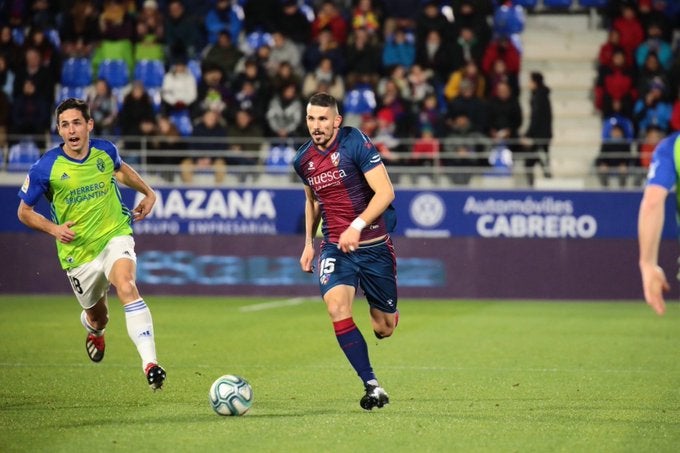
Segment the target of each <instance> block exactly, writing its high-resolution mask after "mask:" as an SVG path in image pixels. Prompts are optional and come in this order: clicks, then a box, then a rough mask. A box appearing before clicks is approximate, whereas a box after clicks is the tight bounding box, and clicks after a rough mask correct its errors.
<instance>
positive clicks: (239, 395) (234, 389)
mask: <svg viewBox="0 0 680 453" xmlns="http://www.w3.org/2000/svg"><path fill="white" fill-rule="evenodd" d="M208 397H209V399H210V405H211V406H212V408H213V410H214V411H215V412H216V413H218V414H219V415H243V414H245V413H246V412H248V410H249V409H250V407H251V406H252V405H253V388H252V387H251V386H250V384H248V382H247V381H246V380H245V379H243V378H242V377H239V376H234V375H233V374H225V375H224V376H220V377H219V378H217V379H216V380H215V382H213V384H212V385H211V386H210V392H208Z"/></svg>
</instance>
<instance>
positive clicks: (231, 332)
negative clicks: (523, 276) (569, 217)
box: [0, 296, 680, 452]
mask: <svg viewBox="0 0 680 453" xmlns="http://www.w3.org/2000/svg"><path fill="white" fill-rule="evenodd" d="M285 300H286V299H281V298H228V297H224V298H202V297H195V298H187V297H156V296H154V297H150V298H148V300H147V303H148V304H149V306H150V307H151V310H152V314H153V318H154V323H155V327H156V338H157V349H158V353H159V359H160V361H161V363H162V365H163V366H164V367H165V368H166V369H167V371H168V380H167V383H166V386H165V387H164V390H163V391H160V392H155V393H154V392H151V391H150V390H149V389H148V386H147V385H146V383H145V381H144V377H143V375H142V372H141V366H140V363H139V361H138V360H139V359H138V357H137V353H136V351H135V350H134V347H133V346H132V344H131V342H130V340H129V339H128V337H127V332H126V329H125V323H124V314H123V311H122V309H121V308H120V307H119V306H118V302H117V301H116V300H115V298H114V299H112V300H111V322H110V324H109V328H108V329H107V352H106V357H105V359H104V361H103V362H101V363H100V364H92V363H90V362H89V359H88V358H87V357H86V355H85V348H84V341H85V333H84V331H83V329H82V326H81V325H80V321H79V318H78V316H79V311H80V310H79V308H78V305H77V303H76V301H75V299H74V298H72V297H37V296H36V297H26V296H21V297H14V296H2V297H0V333H1V338H2V340H1V341H0V451H2V452H6V451H10V452H11V451H32V452H33V451H50V452H55V451H56V452H60V451H63V452H73V451H87V450H90V449H96V450H97V451H103V452H107V451H132V450H136V449H141V448H149V446H153V447H154V448H162V449H163V450H164V451H173V452H174V451H187V452H192V451H205V452H212V451H236V450H242V451H249V452H260V451H262V452H280V451H281V452H282V451H296V452H321V451H323V452H347V451H356V452H363V451H378V452H381V451H385V452H387V451H396V452H401V451H404V452H406V451H418V452H443V451H461V452H506V451H507V452H515V451H518V452H535V451H538V452H543V451H545V452H555V451H564V452H572V451H584V452H585V451H597V452H610V451H611V452H619V451H621V452H623V451H630V452H640V451H654V452H664V451H668V452H672V451H677V446H678V445H680V307H678V306H677V304H671V306H670V307H669V310H668V313H667V315H666V316H665V317H663V318H659V317H657V316H656V315H654V314H653V313H652V312H651V310H650V309H649V308H648V307H647V306H645V304H644V303H642V302H639V303H602V302H598V303H584V302H578V303H576V302H560V303H555V302H537V301H533V302H530V301H513V302H508V301H430V300H402V301H400V303H399V307H400V312H401V317H400V324H399V327H398V329H397V331H396V333H395V335H394V336H393V337H392V338H389V339H387V340H382V341H378V340H376V339H375V338H374V337H373V335H372V334H371V332H370V326H369V322H368V316H367V307H366V304H365V303H364V302H363V301H361V300H358V301H357V302H356V304H355V318H356V321H357V324H358V325H359V327H360V329H362V331H363V332H364V335H365V337H366V339H367V341H368V344H369V349H370V353H371V357H372V360H373V366H374V368H375V370H376V372H377V375H378V377H379V379H380V382H381V384H382V385H383V386H384V387H385V389H386V390H387V391H388V392H389V393H390V400H391V401H390V404H389V405H388V406H386V407H385V408H383V409H380V410H374V411H372V412H366V411H363V410H362V409H361V408H360V407H359V404H358V401H359V398H360V397H361V395H362V388H361V383H360V381H359V379H358V378H357V377H356V376H355V374H354V371H353V370H352V369H351V367H350V366H349V365H348V364H347V363H346V361H345V358H344V356H343V355H342V354H341V352H340V351H339V349H338V346H337V342H336V340H335V337H334V336H333V333H332V328H331V325H330V321H329V320H328V316H327V314H326V312H325V308H324V306H323V304H322V303H320V302H318V301H316V300H314V299H308V300H304V301H302V302H301V303H297V302H295V303H293V302H288V303H285ZM291 300H292V299H291ZM281 301H284V303H281ZM247 307H260V308H258V309H252V308H251V309H248V308H247ZM227 373H233V374H239V375H241V376H243V377H245V378H246V379H247V380H248V381H249V382H250V383H251V385H252V386H253V389H254V394H255V402H254V405H253V408H252V409H251V411H250V412H249V413H248V414H247V415H246V416H244V417H238V418H232V417H219V416H217V415H215V414H214V413H213V411H212V409H211V408H210V406H209V404H208V400H207V392H208V389H209V387H210V384H211V383H212V381H213V380H214V379H215V378H217V377H218V376H220V375H222V374H227Z"/></svg>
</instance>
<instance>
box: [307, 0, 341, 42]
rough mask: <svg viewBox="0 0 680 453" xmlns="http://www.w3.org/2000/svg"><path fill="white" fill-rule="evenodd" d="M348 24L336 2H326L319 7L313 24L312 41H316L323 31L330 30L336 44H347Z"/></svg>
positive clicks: (327, 0) (328, 0)
mask: <svg viewBox="0 0 680 453" xmlns="http://www.w3.org/2000/svg"><path fill="white" fill-rule="evenodd" d="M348 28H349V27H348V24H347V21H346V20H345V18H344V17H343V16H342V14H341V11H340V10H339V9H338V6H336V4H335V2H333V1H330V0H326V1H324V2H323V3H322V4H321V7H319V11H318V12H317V15H316V18H315V19H314V21H313V22H312V39H314V40H316V39H317V37H318V36H319V33H320V32H321V30H323V29H329V30H330V31H331V33H332V34H333V38H334V39H335V42H337V43H338V44H339V45H340V46H343V47H344V46H345V44H346V43H347V33H348Z"/></svg>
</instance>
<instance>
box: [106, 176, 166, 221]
mask: <svg viewBox="0 0 680 453" xmlns="http://www.w3.org/2000/svg"><path fill="white" fill-rule="evenodd" d="M116 179H117V180H118V182H120V183H121V184H124V185H126V186H128V187H130V188H131V189H134V190H136V191H137V192H139V193H141V194H143V195H144V198H142V200H141V201H140V202H139V204H138V205H137V206H136V207H135V208H134V209H133V210H132V212H133V214H134V219H135V221H138V220H142V219H143V218H145V217H146V216H147V215H149V213H150V212H151V210H152V209H153V205H154V204H155V203H156V192H154V190H153V189H152V188H151V186H149V185H148V184H147V183H146V181H144V179H142V177H141V176H140V175H139V173H137V171H135V169H134V168H132V167H131V166H129V165H128V164H126V163H125V162H122V163H121V165H120V167H119V168H118V170H116Z"/></svg>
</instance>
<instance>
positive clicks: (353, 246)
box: [293, 93, 399, 410]
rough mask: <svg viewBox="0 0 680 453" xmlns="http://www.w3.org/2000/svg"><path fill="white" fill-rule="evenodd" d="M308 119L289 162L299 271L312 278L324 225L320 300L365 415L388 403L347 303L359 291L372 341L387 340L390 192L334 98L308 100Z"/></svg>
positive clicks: (375, 157) (390, 327) (393, 273)
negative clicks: (297, 216) (295, 180)
mask: <svg viewBox="0 0 680 453" xmlns="http://www.w3.org/2000/svg"><path fill="white" fill-rule="evenodd" d="M306 119H307V128H308V129H309V134H310V136H311V140H310V141H308V142H306V143H305V144H304V145H302V146H301V147H300V149H299V150H298V152H297V154H296V156H295V159H294V161H293V166H294V168H295V171H296V172H297V174H298V175H299V176H300V178H301V179H302V182H303V183H304V189H305V196H306V200H305V245H304V250H303V251H302V255H301V257H300V266H301V268H302V270H303V271H305V272H310V273H311V272H313V270H314V267H313V260H314V254H315V250H314V236H315V233H316V231H317V228H318V226H319V222H320V221H323V223H322V233H323V241H322V242H321V246H320V251H319V259H318V272H319V273H318V276H319V287H320V289H321V295H322V297H323V300H324V302H325V303H326V308H327V310H328V314H329V315H330V318H331V321H332V322H333V328H334V330H335V336H336V338H337V340H338V343H339V345H340V348H341V349H342V351H343V352H344V353H345V355H346V357H347V359H348V360H349V362H350V364H351V365H352V367H353V368H354V369H355V370H356V372H357V374H358V375H359V377H360V378H361V380H362V381H363V383H364V387H365V391H366V393H365V395H364V396H363V397H362V398H361V401H360V402H359V404H360V405H361V407H362V408H364V409H366V410H371V409H373V408H374V407H379V408H380V407H383V406H384V405H385V404H388V403H389V397H388V395H387V393H386V392H385V390H384V389H383V388H382V387H381V386H380V384H379V383H378V381H377V379H376V377H375V374H374V373H373V368H372V366H371V362H370V360H369V356H368V346H367V344H366V340H365V339H364V337H363V335H362V334H361V332H360V331H359V329H358V328H357V326H356V324H355V323H354V320H353V318H352V302H353V301H354V296H355V293H356V291H357V287H361V289H362V290H363V292H364V294H365V295H366V298H367V300H368V304H369V312H370V317H371V324H372V327H373V331H374V333H375V335H376V337H377V338H378V339H382V338H385V337H389V336H390V335H392V332H393V331H394V329H395V327H396V326H397V323H398V321H399V312H398V311H397V270H396V269H397V267H396V256H395V253H394V246H393V244H392V240H391V238H390V236H389V233H390V232H391V231H393V229H394V226H395V224H396V216H395V212H394V208H393V207H392V204H391V203H392V200H394V189H393V187H392V182H391V181H390V177H389V175H388V173H387V170H386V169H385V165H384V164H383V162H382V160H381V158H380V154H379V153H378V150H377V149H376V148H375V146H374V145H373V143H371V140H370V139H369V138H368V137H367V136H366V135H365V134H364V133H363V132H361V131H360V130H359V129H356V128H354V127H340V124H341V123H342V116H340V114H339V112H338V104H337V100H336V99H335V98H334V97H332V96H330V95H329V94H327V93H316V94H314V95H313V96H312V97H311V98H310V99H309V102H308V103H307V117H306Z"/></svg>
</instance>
